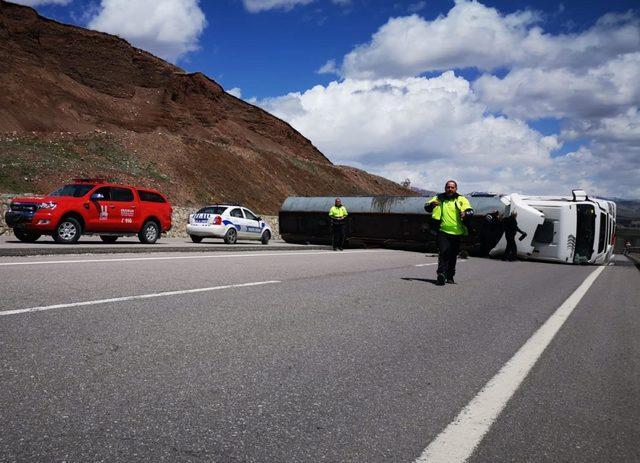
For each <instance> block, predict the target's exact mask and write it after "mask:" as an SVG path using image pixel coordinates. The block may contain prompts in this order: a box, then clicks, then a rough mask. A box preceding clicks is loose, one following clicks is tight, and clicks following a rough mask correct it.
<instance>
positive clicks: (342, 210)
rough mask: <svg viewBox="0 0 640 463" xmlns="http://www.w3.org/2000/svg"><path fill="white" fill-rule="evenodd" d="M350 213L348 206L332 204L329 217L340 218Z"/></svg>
mask: <svg viewBox="0 0 640 463" xmlns="http://www.w3.org/2000/svg"><path fill="white" fill-rule="evenodd" d="M348 215H349V213H348V212H347V208H346V207H344V206H340V207H336V206H331V209H329V217H331V218H332V219H340V218H342V217H346V216H348Z"/></svg>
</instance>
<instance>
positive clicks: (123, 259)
mask: <svg viewBox="0 0 640 463" xmlns="http://www.w3.org/2000/svg"><path fill="white" fill-rule="evenodd" d="M372 252H393V251H392V250H387V249H371V250H366V251H358V250H354V251H347V252H342V253H340V252H333V251H311V252H300V251H293V252H286V251H279V252H273V253H271V252H259V253H254V254H245V253H240V252H236V253H234V254H222V255H206V256H164V257H121V258H116V259H78V260H42V261H36V262H0V267H10V266H13V265H47V264H87V263H100V262H106V263H109V262H135V261H150V260H177V259H218V258H228V257H268V256H271V257H273V256H308V255H323V254H326V255H332V256H340V255H342V256H344V255H349V254H366V253H372Z"/></svg>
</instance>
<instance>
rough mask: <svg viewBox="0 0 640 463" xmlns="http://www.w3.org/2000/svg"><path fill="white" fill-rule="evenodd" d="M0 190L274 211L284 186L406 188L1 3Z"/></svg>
mask: <svg viewBox="0 0 640 463" xmlns="http://www.w3.org/2000/svg"><path fill="white" fill-rule="evenodd" d="M0 88H2V92H0V191H5V192H11V191H34V192H40V193H45V192H48V191H49V190H52V189H53V188H54V187H55V186H57V185H58V184H60V183H62V182H64V181H67V180H69V179H71V178H73V177H78V176H82V177H90V176H100V177H107V178H110V179H112V180H116V181H120V182H132V183H135V184H138V185H144V186H148V187H149V186H150V187H155V188H158V189H160V190H162V191H164V192H166V193H167V194H168V195H169V197H170V199H171V200H172V202H174V203H176V204H184V205H188V204H200V203H203V202H218V201H220V202H221V201H238V202H242V203H244V204H246V205H248V206H249V207H252V208H255V209H257V210H260V211H264V212H276V211H277V210H278V208H279V206H280V204H281V203H282V201H283V200H284V198H286V197H287V196H291V195H357V194H365V195H373V194H390V195H394V194H408V195H411V194H414V193H412V192H411V191H409V190H406V189H404V188H402V187H401V186H400V185H398V184H396V183H394V182H391V181H389V180H386V179H383V178H381V177H377V176H373V175H370V174H367V173H366V172H363V171H360V170H358V169H354V168H348V167H342V166H335V165H333V164H332V163H331V162H330V161H329V160H328V159H327V158H326V157H325V156H324V155H323V154H322V153H321V152H320V151H318V149H316V148H315V147H314V146H313V145H312V144H311V143H310V141H309V140H307V139H306V138H304V137H303V136H302V135H301V134H300V133H298V132H297V131H295V130H294V129H293V128H292V127H291V126H290V125H288V124H287V123H285V122H283V121H282V120H280V119H278V118H276V117H274V116H272V115H270V114H269V113H267V112H265V111H263V110H262V109H260V108H257V107H255V106H252V105H250V104H248V103H246V102H244V101H242V100H240V99H238V98H235V97H233V96H231V95H229V94H228V93H226V92H225V91H224V90H223V89H222V87H221V86H220V85H218V84H217V83H216V82H214V81H213V80H211V79H209V78H208V77H207V76H205V75H203V74H201V73H195V74H188V73H185V72H184V71H183V70H181V69H180V68H178V67H176V66H174V65H172V64H169V63H167V62H165V61H163V60H161V59H159V58H157V57H155V56H153V55H151V54H149V53H147V52H145V51H143V50H139V49H136V48H134V47H132V46H131V45H130V44H129V43H127V42H126V41H124V40H122V39H120V38H118V37H115V36H111V35H108V34H103V33H99V32H95V31H90V30H86V29H82V28H78V27H74V26H69V25H64V24H60V23H58V22H55V21H51V20H49V19H46V18H43V17H41V16H39V15H38V14H37V13H36V12H35V11H34V10H33V9H31V8H28V7H24V6H19V5H15V4H12V3H8V2H5V1H3V0H0Z"/></svg>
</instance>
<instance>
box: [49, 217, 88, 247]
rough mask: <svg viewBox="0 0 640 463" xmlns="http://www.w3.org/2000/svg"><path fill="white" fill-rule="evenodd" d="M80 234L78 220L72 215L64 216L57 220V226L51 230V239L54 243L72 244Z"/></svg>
mask: <svg viewBox="0 0 640 463" xmlns="http://www.w3.org/2000/svg"><path fill="white" fill-rule="evenodd" d="M80 235H82V225H80V222H78V220H77V219H74V218H73V217H65V218H63V219H62V220H61V221H60V222H58V226H57V227H56V229H55V231H54V232H53V239H54V240H55V242H56V243H60V244H73V243H77V242H78V240H79V239H80Z"/></svg>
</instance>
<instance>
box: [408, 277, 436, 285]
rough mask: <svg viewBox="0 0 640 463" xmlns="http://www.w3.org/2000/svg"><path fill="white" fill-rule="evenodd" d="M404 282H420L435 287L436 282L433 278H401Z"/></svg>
mask: <svg viewBox="0 0 640 463" xmlns="http://www.w3.org/2000/svg"><path fill="white" fill-rule="evenodd" d="M402 279H403V280H404V281H422V282H423V283H431V284H432V285H437V283H438V280H434V279H433V278H407V277H402Z"/></svg>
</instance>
